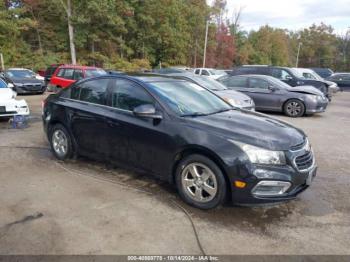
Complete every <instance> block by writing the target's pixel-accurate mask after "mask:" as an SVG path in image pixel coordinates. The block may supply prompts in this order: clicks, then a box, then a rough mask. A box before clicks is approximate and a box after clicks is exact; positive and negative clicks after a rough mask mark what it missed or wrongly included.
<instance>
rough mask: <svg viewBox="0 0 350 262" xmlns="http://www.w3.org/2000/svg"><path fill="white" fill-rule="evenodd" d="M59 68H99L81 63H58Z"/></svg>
mask: <svg viewBox="0 0 350 262" xmlns="http://www.w3.org/2000/svg"><path fill="white" fill-rule="evenodd" d="M59 68H73V69H100V68H99V67H95V66H82V65H60V66H59Z"/></svg>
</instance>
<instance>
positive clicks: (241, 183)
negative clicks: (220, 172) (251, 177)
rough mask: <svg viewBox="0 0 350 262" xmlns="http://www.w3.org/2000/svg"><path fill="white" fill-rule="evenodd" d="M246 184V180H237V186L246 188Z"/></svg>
mask: <svg viewBox="0 0 350 262" xmlns="http://www.w3.org/2000/svg"><path fill="white" fill-rule="evenodd" d="M246 185H247V183H246V182H243V181H239V180H236V181H235V186H236V187H238V188H245V186H246Z"/></svg>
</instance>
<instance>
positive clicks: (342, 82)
mask: <svg viewBox="0 0 350 262" xmlns="http://www.w3.org/2000/svg"><path fill="white" fill-rule="evenodd" d="M327 80H329V81H332V82H335V83H337V84H338V86H339V87H340V90H342V91H344V90H345V89H346V90H350V73H335V74H333V75H331V76H330V77H328V78H327Z"/></svg>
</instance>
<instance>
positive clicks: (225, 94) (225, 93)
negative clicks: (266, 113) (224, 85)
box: [214, 89, 252, 102]
mask: <svg viewBox="0 0 350 262" xmlns="http://www.w3.org/2000/svg"><path fill="white" fill-rule="evenodd" d="M214 92H215V94H217V95H218V96H220V97H221V98H233V99H237V100H240V101H245V102H247V101H250V100H252V99H251V98H250V97H249V96H247V95H245V94H243V93H241V92H238V91H234V90H230V89H227V90H219V91H214Z"/></svg>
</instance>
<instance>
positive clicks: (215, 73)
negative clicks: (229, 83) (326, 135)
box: [209, 69, 227, 75]
mask: <svg viewBox="0 0 350 262" xmlns="http://www.w3.org/2000/svg"><path fill="white" fill-rule="evenodd" d="M209 72H210V73H211V74H212V75H227V74H226V72H224V71H222V70H216V69H210V70H209Z"/></svg>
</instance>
